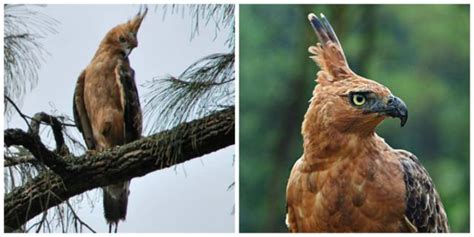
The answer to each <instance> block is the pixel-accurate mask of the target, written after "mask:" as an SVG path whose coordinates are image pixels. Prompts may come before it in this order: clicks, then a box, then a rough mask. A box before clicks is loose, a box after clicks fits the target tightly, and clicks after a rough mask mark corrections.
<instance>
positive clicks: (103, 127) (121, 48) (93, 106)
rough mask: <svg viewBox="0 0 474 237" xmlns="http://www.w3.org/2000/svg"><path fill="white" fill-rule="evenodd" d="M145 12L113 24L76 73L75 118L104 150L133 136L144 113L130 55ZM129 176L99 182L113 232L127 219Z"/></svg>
mask: <svg viewBox="0 0 474 237" xmlns="http://www.w3.org/2000/svg"><path fill="white" fill-rule="evenodd" d="M146 13H147V9H145V11H144V12H143V13H141V12H139V13H138V14H137V15H136V16H135V17H134V18H133V19H131V20H130V21H128V22H126V23H124V24H120V25H118V26H116V27H114V28H113V29H111V30H110V31H109V32H108V33H107V34H106V36H105V37H104V39H103V40H102V42H101V43H100V45H99V49H98V50H97V52H96V53H95V55H94V58H93V59H92V61H91V62H90V64H89V65H88V66H87V67H86V69H84V71H83V72H82V73H81V75H80V76H79V79H78V81H77V84H76V89H75V92H74V101H73V105H74V106H73V110H74V120H75V122H76V125H77V126H78V128H79V131H81V133H82V135H83V137H84V140H85V142H86V145H87V148H88V149H89V150H98V151H100V150H104V149H107V148H110V147H114V146H118V145H123V144H125V143H128V142H131V141H134V140H137V139H139V138H140V136H141V132H142V112H141V108H140V100H139V97H138V91H137V87H136V85H135V72H134V71H133V69H132V68H131V67H130V62H129V59H128V55H129V54H130V53H131V51H132V50H133V49H134V48H135V47H137V45H138V42H137V32H138V29H139V28H140V25H141V23H142V21H143V18H144V17H145V15H146ZM129 185H130V181H126V182H120V183H117V184H113V185H109V186H107V187H103V190H104V215H105V219H106V220H107V222H108V223H109V224H110V225H109V231H111V228H112V225H113V224H115V232H117V225H118V222H119V221H120V220H125V217H126V214H127V203H128V195H129Z"/></svg>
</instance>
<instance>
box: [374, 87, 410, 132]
mask: <svg viewBox="0 0 474 237" xmlns="http://www.w3.org/2000/svg"><path fill="white" fill-rule="evenodd" d="M379 113H382V114H384V115H386V116H390V117H393V118H399V119H400V126H402V127H403V126H404V125H405V124H406V122H407V120H408V109H407V106H406V104H405V102H403V100H401V99H400V98H398V97H396V96H393V95H390V96H389V97H388V98H387V103H386V104H385V106H384V107H383V108H382V109H381V110H379Z"/></svg>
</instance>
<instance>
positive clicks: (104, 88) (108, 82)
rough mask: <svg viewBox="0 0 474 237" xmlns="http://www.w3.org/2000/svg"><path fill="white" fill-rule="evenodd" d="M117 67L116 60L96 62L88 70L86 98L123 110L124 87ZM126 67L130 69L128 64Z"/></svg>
mask: <svg viewBox="0 0 474 237" xmlns="http://www.w3.org/2000/svg"><path fill="white" fill-rule="evenodd" d="M117 65H118V60H117V59H114V58H110V59H100V58H99V59H97V60H94V61H93V62H92V63H91V64H90V65H89V66H88V67H87V69H86V75H85V84H84V88H85V91H84V92H85V94H84V96H85V97H86V98H90V100H91V101H94V103H96V104H100V105H102V106H107V107H114V108H116V109H119V110H121V109H122V107H123V106H122V101H121V99H122V97H123V95H122V93H123V85H122V82H121V80H120V75H119V71H118V70H116V68H117ZM125 67H129V65H128V63H127V65H125Z"/></svg>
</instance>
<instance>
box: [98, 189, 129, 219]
mask: <svg viewBox="0 0 474 237" xmlns="http://www.w3.org/2000/svg"><path fill="white" fill-rule="evenodd" d="M129 185H130V182H129V181H127V182H124V183H119V184H113V185H109V186H107V187H103V191H104V195H103V196H104V216H105V219H106V220H107V223H108V224H115V225H116V226H117V225H118V222H119V221H121V220H125V217H126V216H127V204H128V194H129V190H128V188H129Z"/></svg>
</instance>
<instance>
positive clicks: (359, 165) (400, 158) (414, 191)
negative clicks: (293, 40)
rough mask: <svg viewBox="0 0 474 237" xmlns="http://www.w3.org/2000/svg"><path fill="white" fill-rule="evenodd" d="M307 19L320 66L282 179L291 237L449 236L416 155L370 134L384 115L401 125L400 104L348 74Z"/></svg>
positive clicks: (319, 22) (326, 32)
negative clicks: (342, 236)
mask: <svg viewBox="0 0 474 237" xmlns="http://www.w3.org/2000/svg"><path fill="white" fill-rule="evenodd" d="M308 19H309V21H310V23H311V25H312V27H313V29H314V31H315V32H316V35H317V37H318V39H319V43H317V44H316V45H315V46H310V47H309V49H308V51H309V52H310V53H311V54H312V56H311V57H310V58H312V59H313V60H314V61H315V62H316V63H317V64H318V65H319V67H320V69H321V70H320V71H319V72H318V74H317V79H316V82H317V85H316V87H315V88H314V91H313V96H312V99H311V101H310V105H309V108H308V110H307V112H306V114H305V116H304V121H303V124H302V135H303V149H304V152H303V155H302V156H301V157H300V158H299V159H298V160H297V161H296V162H295V164H294V166H293V168H292V170H291V174H290V177H289V179H288V185H287V190H286V191H287V193H286V201H287V215H286V224H287V226H288V229H289V231H290V232H449V227H448V219H447V216H446V212H445V210H444V207H443V204H442V202H441V199H440V196H439V194H438V192H437V191H436V188H435V185H434V183H433V181H432V179H431V178H430V176H429V174H428V172H427V171H426V169H425V168H424V167H423V166H422V164H421V163H420V161H419V160H418V159H417V157H416V156H415V155H413V154H411V153H410V152H407V151H404V150H398V149H393V148H392V147H390V146H389V145H388V144H387V143H386V142H385V141H384V139H383V138H381V137H380V136H378V135H377V134H376V133H375V129H376V127H377V126H378V125H379V124H380V123H381V122H382V121H383V120H384V119H385V118H387V117H393V118H398V119H400V122H401V126H402V127H403V125H405V123H406V122H407V119H408V109H407V106H406V104H405V103H404V102H403V101H402V100H401V99H400V98H398V97H396V96H395V95H393V94H392V93H391V92H390V90H389V89H388V88H387V87H385V86H384V85H381V84H379V83H377V82H375V81H373V80H370V79H367V78H363V77H361V76H359V75H357V74H355V73H354V72H353V71H352V70H351V69H350V68H349V66H348V64H347V61H346V57H345V55H344V52H343V50H342V47H341V44H340V43H339V40H338V38H337V36H336V34H335V33H334V30H333V28H332V27H331V25H330V24H329V22H328V20H327V19H326V18H325V17H324V15H322V14H321V16H320V17H317V16H316V15H315V14H309V15H308Z"/></svg>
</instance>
